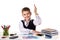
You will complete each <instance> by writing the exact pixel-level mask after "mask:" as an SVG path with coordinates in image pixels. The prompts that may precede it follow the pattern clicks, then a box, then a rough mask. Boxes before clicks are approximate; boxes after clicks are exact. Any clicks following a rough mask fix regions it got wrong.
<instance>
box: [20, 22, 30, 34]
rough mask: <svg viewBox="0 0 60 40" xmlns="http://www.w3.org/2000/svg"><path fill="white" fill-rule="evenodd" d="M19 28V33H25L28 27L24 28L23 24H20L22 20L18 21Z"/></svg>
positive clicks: (27, 31)
mask: <svg viewBox="0 0 60 40" xmlns="http://www.w3.org/2000/svg"><path fill="white" fill-rule="evenodd" d="M19 30H20V33H21V34H26V33H29V31H30V30H29V29H25V28H24V27H23V24H22V22H21V21H20V22H19Z"/></svg>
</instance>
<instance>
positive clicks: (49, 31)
mask: <svg viewBox="0 0 60 40" xmlns="http://www.w3.org/2000/svg"><path fill="white" fill-rule="evenodd" d="M41 32H42V33H43V34H44V35H45V36H47V37H49V38H52V36H55V35H58V31H57V30H55V29H50V28H47V29H43V30H41Z"/></svg>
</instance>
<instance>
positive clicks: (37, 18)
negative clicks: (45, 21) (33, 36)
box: [33, 15, 41, 26]
mask: <svg viewBox="0 0 60 40" xmlns="http://www.w3.org/2000/svg"><path fill="white" fill-rule="evenodd" d="M33 23H34V25H36V26H37V25H40V24H41V19H40V17H39V15H36V19H35V20H34V21H33Z"/></svg>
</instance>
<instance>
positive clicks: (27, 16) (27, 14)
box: [22, 11, 31, 20]
mask: <svg viewBox="0 0 60 40" xmlns="http://www.w3.org/2000/svg"><path fill="white" fill-rule="evenodd" d="M22 15H23V17H24V19H25V20H29V19H30V17H31V13H30V12H29V11H23V12H22Z"/></svg>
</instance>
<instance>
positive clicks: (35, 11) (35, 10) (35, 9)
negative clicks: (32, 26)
mask: <svg viewBox="0 0 60 40" xmlns="http://www.w3.org/2000/svg"><path fill="white" fill-rule="evenodd" d="M34 13H35V15H38V13H37V8H36V6H35V4H34Z"/></svg>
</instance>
